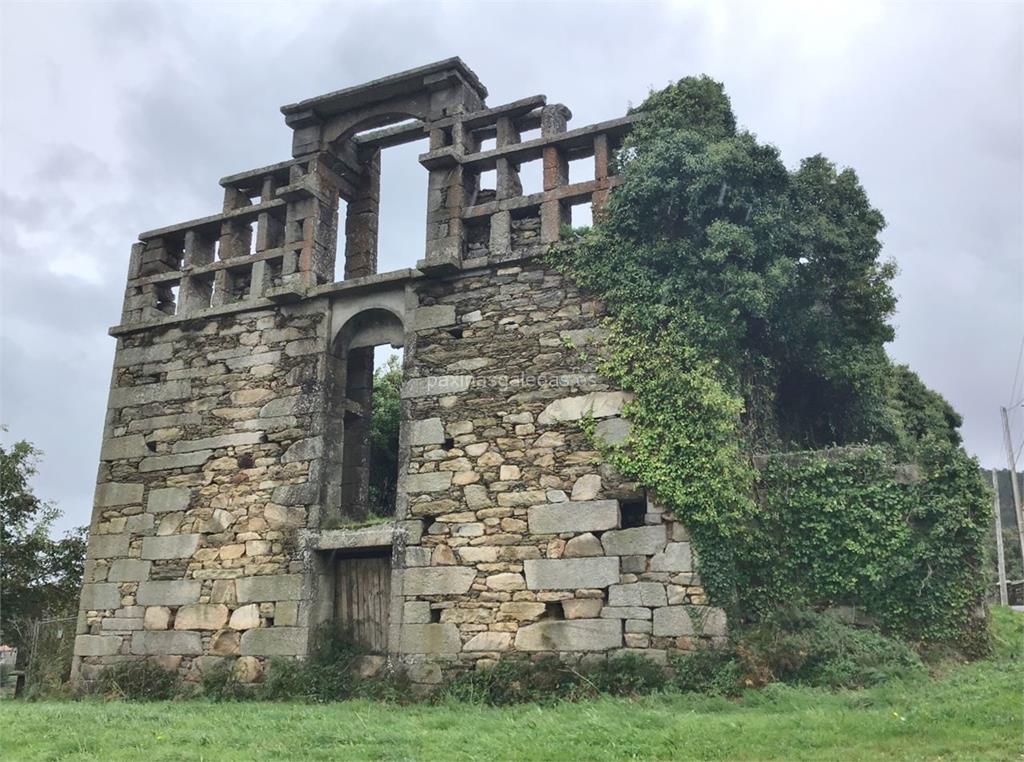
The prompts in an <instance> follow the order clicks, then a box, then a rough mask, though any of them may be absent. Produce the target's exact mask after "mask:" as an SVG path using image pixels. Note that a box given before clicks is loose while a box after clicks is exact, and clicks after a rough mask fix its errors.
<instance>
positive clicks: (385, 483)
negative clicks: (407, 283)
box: [322, 309, 404, 528]
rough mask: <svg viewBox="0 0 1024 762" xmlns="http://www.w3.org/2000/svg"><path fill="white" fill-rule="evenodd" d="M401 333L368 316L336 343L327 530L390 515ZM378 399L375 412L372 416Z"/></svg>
mask: <svg viewBox="0 0 1024 762" xmlns="http://www.w3.org/2000/svg"><path fill="white" fill-rule="evenodd" d="M403 330H404V329H403V327H402V323H401V321H400V320H399V319H398V318H397V317H396V316H395V315H393V314H392V313H390V312H388V311H387V310H383V309H370V310H367V311H365V312H361V313H359V314H358V315H356V316H355V317H353V318H351V319H350V320H349V321H348V322H347V323H346V324H345V326H344V327H343V328H342V330H341V331H340V332H339V334H338V338H337V339H336V341H335V345H334V350H333V352H332V386H331V389H332V392H331V407H330V414H329V416H328V424H327V430H326V440H325V454H326V463H327V468H328V473H329V476H328V479H327V486H326V494H325V501H324V509H325V515H324V517H323V519H322V526H323V527H324V528H337V527H342V526H346V525H351V524H354V523H360V522H363V521H366V520H368V519H372V518H378V517H379V518H386V517H389V516H391V515H393V513H394V509H395V501H396V499H397V483H398V459H399V453H398V443H399V427H400V412H399V384H400V381H401V379H400V368H401V359H400V356H396V353H395V352H394V351H393V350H394V349H399V348H400V347H401V346H402V344H403V343H404V335H403ZM388 345H390V347H389V346H388ZM391 357H394V358H395V359H390V358H391ZM375 369H376V370H377V371H378V372H377V374H376V377H377V379H378V380H380V381H382V382H384V383H385V384H386V386H383V387H381V389H380V390H379V393H378V394H377V395H375V390H374V383H375ZM396 376H397V378H396ZM375 397H376V398H377V399H376V404H378V405H380V409H379V410H375ZM375 416H376V418H375Z"/></svg>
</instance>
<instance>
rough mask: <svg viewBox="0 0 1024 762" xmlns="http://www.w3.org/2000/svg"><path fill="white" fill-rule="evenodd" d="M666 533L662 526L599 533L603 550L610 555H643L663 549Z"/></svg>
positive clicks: (666, 539)
mask: <svg viewBox="0 0 1024 762" xmlns="http://www.w3.org/2000/svg"><path fill="white" fill-rule="evenodd" d="M667 541H668V534H667V532H666V531H665V527H664V526H653V527H633V528H631V529H617V530H615V531H613V532H605V533H604V534H603V535H601V544H602V545H603V546H604V552H605V553H607V554H608V555H610V556H643V555H651V554H652V553H659V552H661V551H662V550H664V549H665V543H666V542H667Z"/></svg>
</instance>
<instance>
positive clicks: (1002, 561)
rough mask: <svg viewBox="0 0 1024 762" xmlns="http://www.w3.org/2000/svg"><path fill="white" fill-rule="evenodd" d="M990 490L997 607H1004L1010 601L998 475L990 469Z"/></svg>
mask: <svg viewBox="0 0 1024 762" xmlns="http://www.w3.org/2000/svg"><path fill="white" fill-rule="evenodd" d="M992 489H993V491H994V492H995V498H994V499H993V501H992V508H993V510H994V511H995V514H996V565H997V567H998V568H999V605H1000V606H1006V605H1008V604H1009V602H1010V599H1009V597H1008V596H1007V594H1006V554H1005V553H1004V552H1003V517H1002V515H1000V512H999V474H998V473H997V472H996V470H995V469H994V468H993V469H992Z"/></svg>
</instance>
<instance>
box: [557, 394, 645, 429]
mask: <svg viewBox="0 0 1024 762" xmlns="http://www.w3.org/2000/svg"><path fill="white" fill-rule="evenodd" d="M630 399H632V395H629V394H627V393H626V392H591V393H590V394H583V395H580V396H576V397H563V398H562V399H558V400H555V401H554V402H551V403H549V404H548V406H547V407H546V408H544V410H543V412H541V414H540V415H538V416H537V423H538V424H539V425H541V426H549V425H551V424H552V423H559V422H562V421H578V420H580V419H581V418H583V417H584V416H585V415H588V414H589V415H590V416H592V417H593V418H608V417H610V416H613V415H618V414H619V413H621V412H622V408H623V406H624V405H625V404H626V403H627V402H628V401H629V400H630Z"/></svg>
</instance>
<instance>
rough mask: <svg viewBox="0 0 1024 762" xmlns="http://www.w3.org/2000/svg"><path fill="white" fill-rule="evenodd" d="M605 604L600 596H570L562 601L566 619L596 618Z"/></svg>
mask: <svg viewBox="0 0 1024 762" xmlns="http://www.w3.org/2000/svg"><path fill="white" fill-rule="evenodd" d="M603 606H604V601H602V600H601V599H600V598H569V599H567V600H564V601H562V613H563V614H564V615H565V618H566V619H596V618H597V617H599V616H600V615H601V608H602V607H603Z"/></svg>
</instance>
